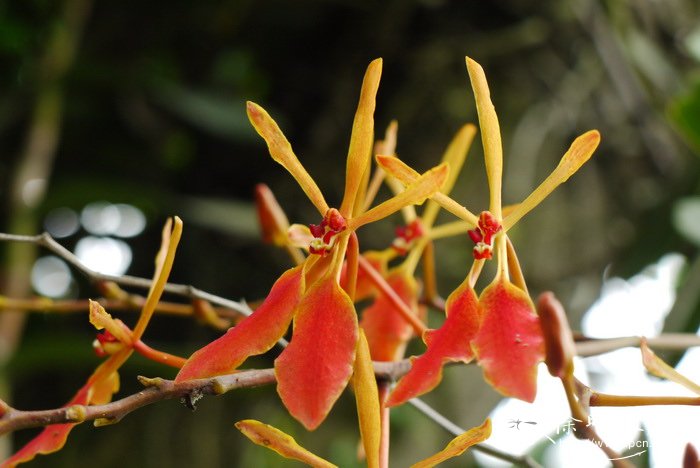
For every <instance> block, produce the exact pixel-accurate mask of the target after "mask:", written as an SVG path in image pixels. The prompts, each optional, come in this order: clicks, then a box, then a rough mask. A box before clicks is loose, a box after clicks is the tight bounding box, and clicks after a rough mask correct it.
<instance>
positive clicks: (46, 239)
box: [0, 232, 252, 316]
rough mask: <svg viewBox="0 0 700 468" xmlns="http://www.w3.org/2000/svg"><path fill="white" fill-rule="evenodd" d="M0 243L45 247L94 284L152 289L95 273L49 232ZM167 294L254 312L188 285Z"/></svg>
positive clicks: (7, 237)
mask: <svg viewBox="0 0 700 468" xmlns="http://www.w3.org/2000/svg"><path fill="white" fill-rule="evenodd" d="M0 241H5V242H25V243H30V244H35V245H38V246H40V247H44V248H45V249H46V250H48V251H50V252H52V253H54V254H56V255H57V256H59V257H60V258H62V259H63V260H65V261H66V262H68V263H69V264H70V265H72V266H73V267H74V268H75V269H76V270H78V271H79V272H80V273H82V274H83V275H84V276H86V277H87V278H88V279H90V280H91V281H92V282H100V281H112V282H114V283H117V284H119V285H121V286H130V287H135V288H142V289H148V288H150V287H151V282H152V281H151V280H150V279H147V278H139V277H136V276H128V275H124V276H115V275H107V274H104V273H99V272H97V271H94V270H92V269H90V268H88V267H87V266H85V265H84V264H83V263H82V262H81V261H80V259H79V258H78V257H76V256H75V255H73V253H72V252H71V251H70V250H68V249H66V248H65V247H63V246H62V245H61V244H59V243H58V242H56V241H55V240H54V238H53V237H51V235H50V234H49V233H47V232H45V233H43V234H39V235H36V236H23V235H18V234H4V233H0ZM165 292H166V293H170V294H175V295H178V296H182V297H188V298H190V299H203V300H205V301H209V302H211V303H213V304H218V305H220V306H223V307H226V308H228V309H232V310H235V311H236V312H238V313H239V314H241V315H244V316H248V315H250V314H251V313H252V310H251V309H250V307H248V305H247V304H246V303H245V302H244V301H240V302H237V301H232V300H230V299H226V298H223V297H220V296H216V295H214V294H211V293H208V292H205V291H202V290H200V289H197V288H195V287H194V286H190V285H186V284H174V283H168V284H166V285H165Z"/></svg>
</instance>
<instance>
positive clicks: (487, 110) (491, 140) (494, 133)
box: [466, 57, 503, 219]
mask: <svg viewBox="0 0 700 468" xmlns="http://www.w3.org/2000/svg"><path fill="white" fill-rule="evenodd" d="M466 60H467V71H468V72H469V79H470V80H471V83H472V89H473V90H474V98H475V100H476V111H477V113H478V114H479V126H480V127H481V141H482V142H483V145H484V161H485V163H486V177H487V178H488V181H489V192H490V194H491V197H490V200H491V202H490V204H489V211H491V213H493V215H494V216H495V217H496V218H497V219H501V179H502V176H503V148H502V146H501V128H500V126H499V125H498V117H497V116H496V109H495V108H494V107H493V103H492V102H491V94H490V92H489V85H488V83H487V82H486V75H484V70H483V69H482V68H481V65H479V64H478V63H476V62H475V61H474V60H472V59H471V58H469V57H467V58H466Z"/></svg>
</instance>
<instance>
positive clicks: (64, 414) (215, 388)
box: [0, 359, 411, 435]
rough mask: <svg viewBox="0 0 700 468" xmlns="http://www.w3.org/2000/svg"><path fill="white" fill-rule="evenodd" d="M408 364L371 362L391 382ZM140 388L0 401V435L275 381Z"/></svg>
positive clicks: (115, 418) (99, 420)
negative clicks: (25, 402) (72, 398)
mask: <svg viewBox="0 0 700 468" xmlns="http://www.w3.org/2000/svg"><path fill="white" fill-rule="evenodd" d="M410 367H411V364H410V361H409V360H407V359H405V360H403V361H396V362H375V363H374V371H375V375H376V376H377V378H378V379H382V380H389V381H394V380H398V379H399V378H401V376H403V375H404V374H406V373H407V372H408V370H409V369H410ZM138 379H139V381H140V382H141V383H142V384H143V385H144V386H145V387H146V388H145V389H144V390H142V391H140V392H138V393H135V394H133V395H129V396H126V397H124V398H122V399H119V400H115V401H113V402H111V403H107V404H104V405H91V406H86V405H73V406H69V407H64V408H55V409H50V410H40V411H21V410H17V409H14V408H11V407H9V406H8V405H6V404H5V403H3V402H2V401H0V435H4V434H7V433H10V432H13V431H18V430H21V429H28V428H32V427H42V426H49V425H52V424H64V423H82V422H85V421H94V425H95V426H104V425H107V424H113V423H117V422H119V421H120V420H121V419H122V418H124V416H126V415H128V414H129V413H131V412H132V411H135V410H137V409H139V408H142V407H144V406H146V405H150V404H152V403H156V402H159V401H162V400H169V399H172V398H181V399H183V400H184V402H185V403H186V404H187V405H188V406H190V407H191V408H194V405H195V404H196V402H197V400H199V398H201V397H203V396H206V395H222V394H224V393H227V392H230V391H231V390H236V389H239V388H251V387H259V386H262V385H269V384H272V383H274V382H275V372H274V369H253V370H245V371H241V372H236V373H233V374H228V375H221V376H218V377H211V378H208V379H196V380H188V381H184V382H175V381H174V380H166V379H161V378H152V379H151V378H146V377H138Z"/></svg>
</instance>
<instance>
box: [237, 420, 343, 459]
mask: <svg viewBox="0 0 700 468" xmlns="http://www.w3.org/2000/svg"><path fill="white" fill-rule="evenodd" d="M236 429H238V430H239V431H241V432H242V433H243V435H244V436H246V437H247V438H249V439H250V440H251V441H253V442H254V443H256V444H258V445H260V446H262V447H266V448H269V449H270V450H274V451H275V452H277V453H279V454H280V455H282V456H283V457H285V458H290V459H292V460H298V461H300V462H302V463H306V464H307V465H309V466H313V467H315V468H331V467H335V466H336V465H334V464H332V463H330V462H328V461H326V460H324V459H323V458H321V457H319V456H318V455H316V454H313V453H311V452H309V451H308V450H306V449H305V448H304V447H302V446H301V445H299V444H298V443H297V441H296V440H294V438H293V437H292V436H290V435H288V434H285V433H284V432H282V431H280V430H279V429H277V428H276V427H273V426H270V425H269V424H264V423H261V422H260V421H255V420H254V419H246V420H244V421H238V422H237V423H236Z"/></svg>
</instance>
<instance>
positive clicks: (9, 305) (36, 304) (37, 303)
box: [0, 294, 241, 330]
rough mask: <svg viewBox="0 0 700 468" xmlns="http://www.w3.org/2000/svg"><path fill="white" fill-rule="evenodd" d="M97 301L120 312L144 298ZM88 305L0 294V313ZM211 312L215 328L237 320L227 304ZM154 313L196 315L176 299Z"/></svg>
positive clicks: (81, 309) (76, 309) (80, 309)
mask: <svg viewBox="0 0 700 468" xmlns="http://www.w3.org/2000/svg"><path fill="white" fill-rule="evenodd" d="M96 300H97V302H99V303H100V305H102V307H104V308H105V309H107V310H109V311H111V312H113V311H122V312H140V310H141V308H142V307H143V305H144V303H145V302H146V298H145V297H143V296H139V295H136V294H130V295H129V297H128V298H127V299H107V298H99V299H96ZM88 308H89V301H88V300H87V299H66V300H54V299H51V298H48V297H33V298H29V299H16V298H12V297H5V296H0V313H2V312H5V311H7V310H18V311H23V312H38V313H47V312H50V313H59V314H71V313H85V312H86V311H87V310H88ZM213 311H214V313H215V314H216V316H217V317H219V318H220V319H222V320H221V321H220V322H221V323H220V324H219V323H216V324H214V323H212V324H211V325H212V326H214V327H215V328H218V329H222V330H226V329H227V328H228V327H230V326H231V325H232V323H233V322H236V321H238V320H240V319H241V313H240V312H236V311H235V310H233V309H229V308H227V307H214V308H213ZM155 312H156V313H157V314H164V315H174V316H178V317H193V316H197V315H198V313H197V310H196V308H195V307H194V306H193V305H192V304H181V303H177V302H164V301H161V302H159V303H158V305H157V306H156V310H155Z"/></svg>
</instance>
